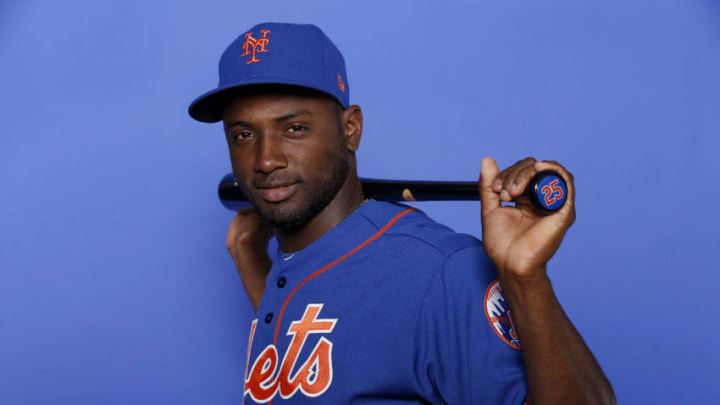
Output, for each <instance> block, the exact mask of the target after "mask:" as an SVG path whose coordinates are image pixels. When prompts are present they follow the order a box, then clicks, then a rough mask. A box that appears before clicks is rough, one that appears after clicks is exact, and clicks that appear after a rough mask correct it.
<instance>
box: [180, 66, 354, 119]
mask: <svg viewBox="0 0 720 405" xmlns="http://www.w3.org/2000/svg"><path fill="white" fill-rule="evenodd" d="M263 84H267V85H275V86H277V85H280V86H289V87H305V88H307V89H312V90H316V91H319V92H321V93H324V94H327V95H329V96H330V97H332V98H334V99H337V98H336V97H335V95H333V94H330V93H327V92H326V91H325V90H324V89H322V88H318V87H316V86H308V84H307V83H301V82H299V81H295V80H288V79H286V78H267V77H262V78H260V77H259V78H255V79H253V80H247V81H245V82H243V83H241V84H230V85H226V86H223V87H218V88H216V89H213V90H210V91H208V92H207V93H205V94H203V95H201V96H200V97H198V98H196V99H195V100H194V101H193V102H192V103H190V107H188V114H190V116H191V117H192V118H194V119H196V120H198V121H200V122H207V123H214V122H218V121H222V115H223V111H224V110H225V107H226V106H227V104H228V102H229V101H230V100H231V97H232V96H233V95H234V94H236V92H237V90H238V89H240V88H243V87H249V86H258V85H263ZM338 102H339V103H340V104H341V105H343V102H342V101H340V100H338ZM343 107H344V108H347V106H346V105H343Z"/></svg>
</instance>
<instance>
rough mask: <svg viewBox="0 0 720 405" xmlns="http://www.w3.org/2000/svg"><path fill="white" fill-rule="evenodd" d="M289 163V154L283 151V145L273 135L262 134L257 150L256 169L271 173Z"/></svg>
mask: <svg viewBox="0 0 720 405" xmlns="http://www.w3.org/2000/svg"><path fill="white" fill-rule="evenodd" d="M287 165H288V161H287V156H285V153H284V152H283V149H282V145H280V144H279V142H278V141H277V140H275V139H273V137H272V136H261V137H260V139H259V140H258V143H257V150H256V151H255V167H254V169H255V171H257V172H262V173H271V172H273V171H274V170H277V169H282V168H285V167H287Z"/></svg>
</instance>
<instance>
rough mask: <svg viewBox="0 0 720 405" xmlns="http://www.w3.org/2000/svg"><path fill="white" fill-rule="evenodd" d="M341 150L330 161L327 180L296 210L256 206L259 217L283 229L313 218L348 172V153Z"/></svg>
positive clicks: (274, 226) (343, 181)
mask: <svg viewBox="0 0 720 405" xmlns="http://www.w3.org/2000/svg"><path fill="white" fill-rule="evenodd" d="M342 152H345V153H342ZM342 152H340V153H338V154H337V155H336V156H337V158H336V159H334V160H333V161H332V162H331V163H332V166H331V167H329V168H328V171H327V173H329V177H328V179H327V181H325V182H323V183H322V184H321V185H320V186H319V188H318V189H317V191H315V192H314V193H313V195H309V196H308V197H307V198H305V199H303V201H302V202H301V203H300V206H299V207H298V208H297V209H296V210H294V211H291V212H283V211H282V210H277V211H271V210H263V209H261V208H258V211H259V212H260V218H261V219H262V220H263V221H264V222H265V223H267V224H269V225H271V226H272V227H273V228H276V229H283V230H292V229H296V228H298V227H301V226H303V225H305V224H307V223H308V222H309V221H310V220H311V219H313V218H315V216H316V215H318V214H319V213H320V212H322V210H324V209H325V207H327V206H328V204H330V202H331V201H332V200H333V199H334V198H335V196H336V195H337V193H338V192H339V191H340V189H341V188H342V186H343V184H345V180H346V179H347V177H348V174H349V173H350V160H349V154H348V153H347V152H346V151H342Z"/></svg>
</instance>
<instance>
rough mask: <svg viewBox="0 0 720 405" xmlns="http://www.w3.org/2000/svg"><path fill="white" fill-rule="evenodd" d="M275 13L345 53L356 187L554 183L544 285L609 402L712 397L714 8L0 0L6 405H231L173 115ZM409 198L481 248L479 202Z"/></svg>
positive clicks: (211, 154)
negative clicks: (556, 230) (357, 138)
mask: <svg viewBox="0 0 720 405" xmlns="http://www.w3.org/2000/svg"><path fill="white" fill-rule="evenodd" d="M267 20H270V21H290V22H312V23H315V24H317V25H319V26H321V27H322V28H323V29H324V30H325V32H326V33H328V35H329V36H330V37H331V38H333V40H334V42H335V43H336V44H337V45H338V46H339V48H340V49H341V50H342V51H343V52H344V54H345V58H346V61H347V65H348V74H349V81H350V85H351V88H352V94H351V102H353V103H357V104H359V105H361V106H362V107H363V109H364V113H365V131H364V138H363V142H362V145H361V149H360V151H359V170H360V174H361V175H362V176H365V177H380V178H407V179H437V180H472V179H476V178H477V176H478V171H479V166H480V160H481V158H482V157H483V156H486V155H490V156H493V157H495V159H496V160H497V161H498V163H499V164H500V165H501V166H508V165H510V164H512V163H514V162H515V161H516V160H519V159H522V158H524V157H526V156H535V157H537V158H539V159H553V160H558V161H560V162H561V163H563V164H564V165H565V166H566V167H567V168H569V170H570V171H572V172H573V173H574V174H575V178H576V183H577V184H576V185H577V210H578V219H577V222H576V223H575V225H574V226H573V228H572V229H571V230H570V232H569V233H568V235H567V237H566V240H565V242H564V244H563V246H562V247H561V249H560V251H559V252H558V253H557V255H556V257H555V258H554V259H553V260H552V262H551V263H550V273H551V277H552V279H553V280H554V286H555V288H556V292H557V295H558V297H559V299H560V301H561V303H562V304H563V305H564V307H565V309H566V311H567V312H568V314H569V316H570V318H571V319H572V320H573V322H574V323H575V325H576V326H577V328H578V329H579V331H580V332H581V333H582V335H583V336H584V337H585V339H586V341H587V343H588V344H589V346H590V347H591V349H592V350H593V351H594V353H595V355H596V356H597V358H598V360H599V361H600V363H601V365H602V367H603V368H604V370H605V372H606V373H607V375H608V376H609V378H610V380H611V381H612V383H613V385H614V387H615V390H616V392H617V395H618V398H619V399H620V402H621V403H626V404H687V403H713V402H715V403H717V402H719V401H720V394H719V393H718V385H717V378H718V375H719V374H720V373H719V370H718V362H719V360H720V349H718V346H717V344H716V343H715V342H716V340H717V336H718V333H719V332H720V328H719V327H718V319H719V317H718V315H717V314H718V312H717V309H716V308H715V307H714V305H717V302H718V299H717V297H718V291H719V288H720V276H719V275H718V273H719V272H718V270H720V266H719V265H718V260H717V248H718V241H719V240H720V238H719V237H718V234H717V231H718V228H719V227H718V225H720V219H719V218H720V217H719V215H718V210H717V202H718V199H719V197H720V195H719V193H718V180H720V168H719V165H718V162H717V159H718V157H720V152H719V148H720V142H719V141H718V134H720V114H719V113H718V111H719V105H720V79H719V78H718V72H720V3H719V2H717V1H712V0H706V1H701V0H697V1H696V0H688V1H679V0H678V1H660V0H644V1H621V0H605V1H602V2H601V1H594V2H575V1H559V0H552V1H550V0H548V1H544V2H539V1H519V2H518V1H455V2H416V1H397V2H381V1H363V2H339V1H332V2H331V1H313V2H309V1H296V0H295V1H294V0H283V1H278V0H271V1H253V2H245V1H214V2H200V1H177V0H176V1H167V0H165V1H154V2H139V1H103V2H91V1H65V2H59V1H42V0H37V1H27V2H22V1H19V0H14V1H7V0H6V1H4V2H2V3H0V131H1V133H2V136H1V137H0V184H1V185H2V188H1V190H2V191H0V196H1V198H0V403H2V404H39V403H43V404H79V403H83V404H85V403H87V404H91V403H92V404H99V403H118V404H120V403H123V404H128V403H142V404H151V403H153V404H154V403H173V404H239V403H240V402H241V398H242V381H243V372H244V367H245V356H246V355H245V351H246V348H247V337H248V330H249V326H250V320H251V318H252V316H253V314H252V310H251V308H250V305H249V303H248V301H247V298H246V296H245V294H244V291H243V287H242V283H241V281H240V278H239V277H238V275H237V274H236V272H235V270H234V267H233V264H232V262H231V260H230V258H229V256H228V255H227V252H226V249H225V233H226V230H227V225H228V224H229V222H230V220H231V218H232V216H233V213H232V212H230V211H227V210H225V209H224V208H223V207H222V206H221V205H220V203H219V201H218V200H217V195H216V191H217V183H218V181H219V180H220V178H221V177H222V176H223V175H224V174H226V173H228V172H229V169H230V162H229V158H228V153H227V151H226V145H225V141H224V138H223V136H222V134H221V128H220V126H218V125H206V124H200V123H197V122H194V121H192V120H191V119H190V118H189V117H188V116H187V114H186V108H187V105H188V103H189V102H190V101H191V100H192V99H193V98H194V97H196V96H198V95H199V94H201V93H202V92H204V91H206V90H209V89H210V88H212V87H213V86H214V85H215V83H216V80H217V77H216V66H217V60H218V59H219V55H220V53H221V52H222V51H223V49H224V48H225V46H227V44H229V43H230V42H231V41H232V40H233V39H234V38H235V37H236V36H237V35H238V34H239V33H240V32H241V31H243V30H244V29H247V28H248V27H250V26H252V25H253V24H255V23H257V22H260V21H267ZM417 205H418V206H419V207H420V208H422V209H423V210H425V211H426V212H427V213H428V214H429V215H430V216H432V217H434V218H436V219H437V220H439V221H441V222H444V223H446V224H448V225H449V226H451V227H453V228H454V229H456V230H458V231H461V232H468V233H472V234H475V235H480V233H481V229H480V219H479V205H478V204H477V203H423V204H420V203H418V204H417ZM379 316H382V314H379ZM388 338H389V339H390V338H392V337H391V336H389V337H388ZM397 344H402V342H397Z"/></svg>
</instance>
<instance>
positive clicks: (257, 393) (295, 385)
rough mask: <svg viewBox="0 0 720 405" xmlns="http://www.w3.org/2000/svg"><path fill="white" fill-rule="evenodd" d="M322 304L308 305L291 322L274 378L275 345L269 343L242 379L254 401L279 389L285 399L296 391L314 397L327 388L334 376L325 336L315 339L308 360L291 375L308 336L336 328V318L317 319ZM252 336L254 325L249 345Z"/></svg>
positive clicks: (272, 395) (276, 364)
mask: <svg viewBox="0 0 720 405" xmlns="http://www.w3.org/2000/svg"><path fill="white" fill-rule="evenodd" d="M322 307H323V304H309V305H308V306H307V307H306V308H305V313H304V314H303V316H302V319H300V320H299V321H294V322H292V323H291V324H290V328H288V332H287V334H288V336H292V339H291V340H290V345H289V346H288V348H287V351H286V352H285V356H284V357H283V360H282V365H280V372H279V373H278V375H277V377H275V378H273V375H275V372H276V371H277V369H278V362H279V358H278V352H277V348H276V347H275V345H268V346H267V347H266V348H265V349H264V350H263V351H262V352H261V353H260V355H259V356H258V357H257V359H255V362H254V363H253V365H252V367H251V368H250V375H249V377H248V378H247V380H246V381H245V394H250V397H251V398H252V399H253V400H254V401H256V402H268V401H270V400H271V399H272V398H273V397H274V396H275V395H276V394H277V393H278V392H280V396H281V397H282V398H284V399H288V398H290V397H292V396H293V395H295V393H297V392H298V391H300V392H302V393H303V394H304V395H306V396H309V397H317V396H319V395H322V394H323V393H324V392H325V391H327V389H328V388H329V387H330V384H331V383H332V376H333V370H332V347H333V344H332V342H331V341H330V340H328V339H327V338H325V337H324V336H323V337H321V338H320V340H319V341H318V342H317V344H316V345H315V348H313V350H312V352H311V353H310V356H309V357H308V358H307V360H305V362H303V363H302V365H301V366H300V367H299V368H298V370H297V372H295V373H294V374H293V369H294V368H295V364H296V363H297V361H298V357H299V355H300V352H301V351H302V348H303V346H304V345H305V341H306V340H307V337H308V335H310V334H313V333H330V332H332V330H333V328H335V323H336V322H337V319H317V317H318V314H319V313H320V311H321V310H322ZM254 335H255V328H252V329H251V332H250V345H252V340H253V337H254Z"/></svg>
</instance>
